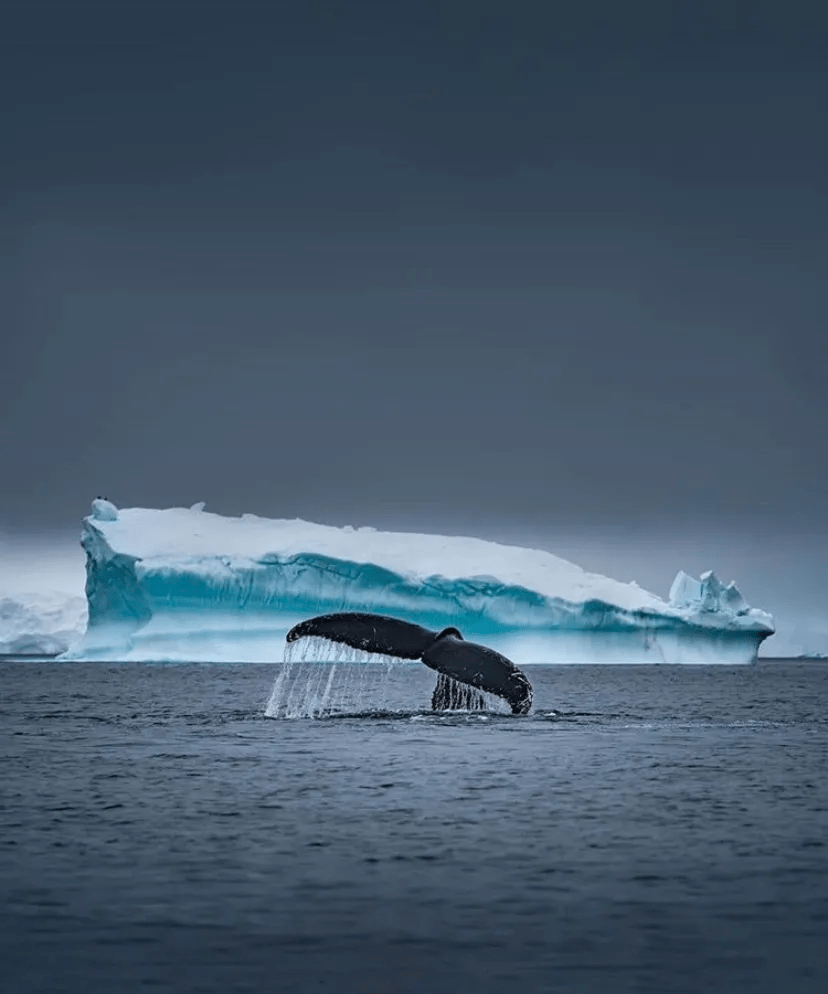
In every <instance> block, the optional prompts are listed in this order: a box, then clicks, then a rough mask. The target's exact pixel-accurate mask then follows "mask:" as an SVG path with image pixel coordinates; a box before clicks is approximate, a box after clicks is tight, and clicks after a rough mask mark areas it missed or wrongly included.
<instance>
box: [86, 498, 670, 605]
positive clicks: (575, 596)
mask: <svg viewBox="0 0 828 994" xmlns="http://www.w3.org/2000/svg"><path fill="white" fill-rule="evenodd" d="M203 508H204V505H203V504H195V505H193V507H191V508H179V507H175V508H169V509H167V510H150V509H145V508H138V507H133V508H124V509H120V510H119V509H118V508H116V507H115V506H114V505H113V504H112V503H111V502H109V501H105V500H102V499H100V498H99V499H97V500H95V501H93V504H92V515H91V516H90V517H89V518H87V519H86V520H87V522H88V523H89V524H91V525H92V526H94V528H95V529H96V530H97V531H99V532H100V533H102V535H103V536H104V538H105V539H106V542H107V544H108V545H109V547H110V548H111V549H112V551H113V552H115V553H122V554H125V555H128V556H133V557H135V558H136V559H142V560H145V561H146V560H148V559H165V560H175V559H186V560H190V561H192V560H193V559H206V558H211V557H216V556H231V557H234V558H236V557H237V558H245V559H253V560H262V559H265V558H273V557H278V558H279V559H288V558H290V557H292V556H295V555H299V554H301V553H314V554H315V555H321V556H328V557H330V558H331V559H340V560H346V561H350V562H357V563H373V564H375V565H377V566H381V567H384V568H385V569H388V570H391V571H393V572H394V573H397V574H399V575H401V576H405V577H417V578H427V577H432V576H443V577H446V578H447V579H452V580H454V579H463V578H471V577H487V578H492V579H494V580H496V581H498V582H500V583H503V584H507V585H510V586H511V585H514V586H519V587H525V588H527V589H530V590H534V591H536V592H537V593H540V594H542V595H544V596H547V597H559V598H562V599H563V600H568V601H572V602H575V603H580V602H583V601H587V600H601V601H605V602H606V603H609V604H616V605H618V606H619V607H622V608H624V609H625V610H632V611H635V610H639V609H648V608H649V609H656V610H658V609H662V610H663V608H664V607H665V606H666V605H665V603H664V601H663V600H661V599H660V598H658V597H656V596H655V595H654V594H651V593H649V592H648V591H646V590H643V589H642V588H640V587H637V586H634V585H632V584H627V583H621V582H619V581H618V580H612V579H610V578H609V577H606V576H601V575H600V574H597V573H587V572H586V571H584V570H582V569H581V568H580V567H579V566H576V565H575V564H574V563H570V562H567V560H565V559H561V558H560V557H559V556H554V555H552V554H551V553H549V552H543V551H541V550H538V549H524V548H520V547H519V546H513V545H500V544H499V543H496V542H487V541H484V540H483V539H479V538H463V537H455V536H447V535H420V534H416V533H409V532H382V531H377V530H376V529H375V528H369V527H364V528H353V527H351V526H350V525H346V526H345V527H344V528H336V527H334V526H332V525H317V524H313V523H312V522H309V521H301V520H299V519H296V520H294V521H289V520H281V519H270V518H260V517H257V516H256V515H255V514H244V515H242V516H241V517H240V518H228V517H224V516H222V515H219V514H211V513H209V512H207V511H204V510H203Z"/></svg>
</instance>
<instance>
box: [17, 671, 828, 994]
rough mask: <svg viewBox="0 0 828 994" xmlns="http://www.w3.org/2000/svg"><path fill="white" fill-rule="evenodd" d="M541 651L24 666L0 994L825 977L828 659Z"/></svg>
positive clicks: (788, 989)
mask: <svg viewBox="0 0 828 994" xmlns="http://www.w3.org/2000/svg"><path fill="white" fill-rule="evenodd" d="M526 669H527V673H528V675H529V677H530V679H531V681H532V683H533V685H534V688H535V706H534V709H533V712H532V714H531V715H529V716H527V717H512V716H509V715H502V714H497V713H491V714H488V713H482V714H476V713H472V714H432V713H430V712H429V711H428V705H429V697H430V692H431V688H432V687H433V683H434V677H433V674H430V673H429V672H428V671H426V670H425V669H424V668H423V667H421V666H416V665H412V666H409V667H403V668H400V669H399V670H397V671H395V672H394V673H393V674H391V676H390V677H389V676H388V674H387V673H386V674H385V675H383V671H382V668H378V669H377V670H376V671H375V672H374V675H373V676H372V675H370V674H369V675H368V676H367V677H366V673H368V671H366V670H362V671H360V672H359V673H355V672H349V673H346V672H345V671H344V670H340V671H339V674H338V676H337V679H338V680H340V681H341V680H345V682H346V683H347V684H348V685H347V687H345V690H343V689H342V687H340V689H339V691H337V689H336V686H333V687H332V688H331V690H330V693H329V697H328V702H327V707H328V708H329V709H330V708H331V707H333V708H334V711H336V712H338V713H335V714H333V715H331V716H329V717H321V718H315V719H310V718H287V717H282V716H280V715H283V714H285V713H287V711H288V710H290V708H288V707H287V704H288V703H289V702H287V701H286V698H285V696H284V686H285V683H284V681H283V682H282V684H281V685H280V686H281V688H282V689H277V693H276V695H275V696H272V692H273V687H274V682H275V680H276V678H277V676H278V674H279V671H280V667H279V666H275V665H274V666H266V665H236V666H234V665H205V664H198V665H196V664H192V665H190V664H178V665H147V664H138V663H128V664H112V665H110V664H105V663H96V664H80V663H60V662H56V661H53V662H39V663H38V662H32V661H26V662H3V663H0V743H2V767H1V768H0V898H1V899H2V900H1V901H0V989H2V990H3V992H4V994H5V992H9V994H34V992H39V994H40V992H42V994H64V992H73V994H74V992H83V994H98V992H100V994H103V992H106V994H132V992H137V991H139V990H140V991H152V992H181V994H188V992H217V994H218V992H221V994H232V992H242V991H243V992H248V991H249V992H254V991H255V992H269V991H275V992H282V991H284V992H302V994H309V992H325V991H329V992H336V994H344V992H359V994H373V992H376V994H398V992H406V994H409V992H410V994H429V992H435V994H441V992H452V994H454V992H457V994H459V992H465V991H469V992H479V994H489V992H491V994H495V992H497V994H503V992H510V991H515V992H521V994H529V992H535V991H549V992H557V991H561V992H569V991H572V992H578V994H580V992H596V994H599V992H600V994H610V992H611V994H618V992H626V991H640V992H653V994H669V992H705V994H708V992H712V994H717V992H722V994H731V992H734V994H735V992H751V994H764V992H768V994H770V992H773V994H782V992H784V994H797V992H803V994H804V992H815V994H816V992H819V994H824V992H825V991H826V990H828V718H826V707H827V706H828V665H826V664H824V663H813V662H812V663H798V662H782V661H768V662H760V663H759V664H758V665H756V666H752V667H750V666H745V667H734V668H731V667H725V666H719V667H716V666H674V667H669V666H629V665H627V666H536V667H531V668H529V667H527V668H526ZM293 677H294V684H295V680H296V678H297V674H296V673H295V672H294V673H293ZM348 681H350V682H348ZM316 686H317V691H318V690H319V688H322V689H323V690H324V688H325V687H326V686H327V681H323V680H322V677H321V675H319V678H318V679H317V684H316ZM343 686H344V685H343ZM317 691H314V693H317ZM345 691H347V693H346V692H345ZM337 694H338V696H337ZM280 695H281V696H280ZM299 697H301V695H299V696H297V695H296V694H294V698H293V703H292V704H291V708H292V713H302V707H305V711H304V713H313V701H314V700H316V701H317V703H318V701H319V697H318V693H317V697H314V696H313V693H310V691H309V694H308V696H307V699H306V700H305V701H304V704H302V701H300V700H299ZM297 701H298V702H299V704H302V707H300V706H298V705H297ZM268 708H269V710H270V713H271V714H274V715H276V717H268V716H267V715H266V710H268ZM377 708H379V709H380V710H378V711H377V710H375V709H377Z"/></svg>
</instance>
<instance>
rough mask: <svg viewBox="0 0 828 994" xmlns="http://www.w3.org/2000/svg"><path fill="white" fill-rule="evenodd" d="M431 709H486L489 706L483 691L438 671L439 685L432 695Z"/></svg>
mask: <svg viewBox="0 0 828 994" xmlns="http://www.w3.org/2000/svg"><path fill="white" fill-rule="evenodd" d="M431 709H432V711H486V710H488V707H487V703H486V695H484V694H483V691H481V690H478V689H477V688H476V687H470V686H469V685H468V684H465V683H459V682H458V681H457V680H452V678H451V677H450V676H446V675H445V674H443V673H438V674H437V686H436V687H435V688H434V693H433V694H432V695H431Z"/></svg>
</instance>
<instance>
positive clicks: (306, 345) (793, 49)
mask: <svg viewBox="0 0 828 994" xmlns="http://www.w3.org/2000/svg"><path fill="white" fill-rule="evenodd" d="M826 52H828V8H826V7H825V6H824V4H822V3H821V2H809V0H791V2H787V3H782V2H779V3H777V2H761V0H752V2H744V3H737V2H729V0H718V2H715V3H705V2H698V3H693V4H665V3H663V2H652V3H644V2H637V0H628V2H627V3H624V4H619V3H617V2H598V0H582V2H580V3H578V4H577V5H575V4H556V3H539V2H531V3H528V2H520V0H512V2H510V3H508V4H507V3H503V2H497V3H494V2H488V0H456V2H450V0H449V2H443V3H435V2H429V0H418V2H416V3H408V2H406V0H397V2H394V3H387V2H373V0H366V2H353V3H343V2H339V3H336V2H333V0H327V2H317V0H301V2H285V3H279V2H269V3H246V2H238V0H237V2H234V3H232V4H229V3H208V2H201V0H199V2H195V3H182V2H177V0H164V2H159V3H153V2H131V3H130V2H121V0H109V2H107V3H77V2H73V0H68V2H64V3H39V2H36V0H27V2H26V3H19V4H18V3H5V4H4V5H3V6H2V9H0V128H1V129H2V130H1V131H0V134H2V142H0V329H2V331H1V332H0V467H1V469H0V472H2V486H0V536H2V543H4V544H1V545H0V549H5V556H6V559H5V561H6V564H7V568H8V566H9V563H11V562H12V559H13V557H12V553H11V551H10V550H12V548H14V549H17V550H18V551H19V549H20V548H21V547H25V546H26V543H29V545H30V546H31V545H32V544H33V543H36V544H37V546H38V548H41V549H42V548H48V547H49V545H50V543H52V545H54V547H55V548H57V545H61V548H64V547H65V543H66V542H69V541H71V542H72V543H74V542H76V539H77V532H78V527H79V523H80V519H81V518H82V516H83V515H84V514H85V513H87V512H88V507H89V501H90V499H91V498H92V497H94V496H96V495H97V494H103V495H106V496H107V497H109V498H110V499H112V500H113V501H114V502H115V503H116V504H119V505H121V506H149V507H165V506H176V505H189V504H191V503H193V502H195V501H199V500H204V501H206V502H207V508H208V510H214V511H218V512H221V513H226V514H241V513H244V512H253V513H257V514H262V515H267V516H273V517H302V518H305V519H309V520H316V521H323V522H326V523H331V524H346V523H351V524H355V525H361V524H371V525H374V526H377V527H382V528H394V529H399V530H435V531H447V532H450V533H465V534H475V535H481V536H483V537H488V538H496V539H500V540H504V541H516V542H520V543H522V544H529V545H536V546H541V547H544V548H549V549H550V550H551V551H554V552H558V553H559V554H561V555H565V556H567V557H568V558H571V559H574V560H575V561H577V562H579V563H581V564H582V565H584V566H586V567H587V568H590V569H597V570H600V571H602V572H608V573H610V574H611V575H613V576H616V577H617V578H619V579H629V578H633V577H635V578H636V579H638V581H639V582H640V583H642V585H645V586H649V587H650V588H651V589H655V590H656V592H658V593H661V594H662V595H663V594H666V590H667V587H668V586H669V582H670V579H671V578H672V575H673V574H674V573H675V571H676V570H677V569H678V568H684V569H688V571H693V572H696V573H698V572H699V571H700V570H701V569H705V568H708V567H713V568H715V569H717V571H719V572H721V573H722V574H723V575H724V577H725V579H730V578H731V576H733V577H735V578H736V579H737V581H738V582H740V584H741V586H742V587H743V588H744V590H745V593H746V596H747V597H748V599H749V600H750V601H751V602H752V603H754V604H756V605H757V606H761V607H763V608H766V609H767V610H771V611H774V612H776V613H777V615H778V616H780V617H784V618H785V619H789V621H790V624H793V623H794V621H795V624H796V625H797V626H798V629H797V631H798V632H799V633H800V634H798V635H797V638H799V639H800V642H801V644H802V645H803V646H805V647H812V646H811V642H808V644H807V646H806V645H805V643H806V641H808V639H811V638H812V635H813V637H814V638H816V637H817V636H818V637H819V638H822V637H823V636H824V640H825V643H826V648H828V631H824V632H823V629H824V628H825V627H826V623H825V622H823V620H822V618H823V617H824V604H825V603H826V601H827V600H828V579H826V573H827V572H828V571H826V568H825V563H826V558H827V557H828V515H827V514H826V512H827V511H828V485H827V484H828V466H826V455H828V443H827V442H826V439H827V438H828V389H826V387H828V347H826V344H825V333H826V317H827V316H828V280H827V279H826V267H828V128H826V127H825V121H826V119H828V118H827V117H826V111H828V66H827V65H826V59H828V56H827V55H826ZM73 547H74V546H73ZM15 561H16V560H15ZM787 623H788V622H787V621H786V624H787ZM806 630H807V632H806ZM802 633H806V634H807V638H806V634H802ZM814 633H817V634H814ZM820 633H822V634H820ZM800 635H801V638H800ZM794 641H795V640H794ZM792 644H793V643H792ZM821 644H822V643H820V645H821Z"/></svg>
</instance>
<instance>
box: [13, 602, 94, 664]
mask: <svg viewBox="0 0 828 994" xmlns="http://www.w3.org/2000/svg"><path fill="white" fill-rule="evenodd" d="M85 629H86V600H85V598H83V597H78V596H72V595H70V594H63V593H59V592H57V591H54V592H52V591H49V592H39V593H14V594H9V595H6V596H0V655H12V656H55V655H58V654H59V653H62V652H66V651H67V649H69V648H70V647H71V646H72V645H73V644H75V643H77V642H79V641H80V640H81V638H82V637H83V634H84V630H85Z"/></svg>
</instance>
